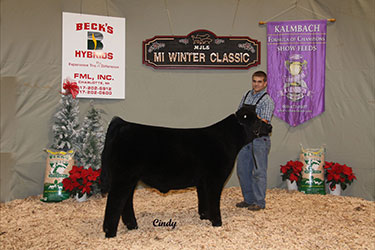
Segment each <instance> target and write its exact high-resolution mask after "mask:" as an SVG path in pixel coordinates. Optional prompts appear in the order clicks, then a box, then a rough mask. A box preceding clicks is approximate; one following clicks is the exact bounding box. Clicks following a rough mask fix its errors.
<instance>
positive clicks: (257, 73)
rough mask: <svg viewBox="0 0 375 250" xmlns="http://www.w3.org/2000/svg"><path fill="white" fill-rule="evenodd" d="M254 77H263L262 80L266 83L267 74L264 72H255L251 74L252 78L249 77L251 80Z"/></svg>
mask: <svg viewBox="0 0 375 250" xmlns="http://www.w3.org/2000/svg"><path fill="white" fill-rule="evenodd" d="M254 76H259V77H263V78H264V81H265V82H267V74H266V73H265V72H264V71H257V72H255V73H254V74H253V76H252V77H251V79H252V78H253V77H254Z"/></svg>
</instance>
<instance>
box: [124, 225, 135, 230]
mask: <svg viewBox="0 0 375 250" xmlns="http://www.w3.org/2000/svg"><path fill="white" fill-rule="evenodd" d="M126 227H127V228H128V230H134V229H138V225H137V224H129V225H126Z"/></svg>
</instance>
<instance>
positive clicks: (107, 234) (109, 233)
mask: <svg viewBox="0 0 375 250" xmlns="http://www.w3.org/2000/svg"><path fill="white" fill-rule="evenodd" d="M105 237H106V238H113V237H116V232H106V233H105Z"/></svg>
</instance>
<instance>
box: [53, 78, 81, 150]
mask: <svg viewBox="0 0 375 250" xmlns="http://www.w3.org/2000/svg"><path fill="white" fill-rule="evenodd" d="M64 86H65V85H64ZM78 115H79V106H78V100H76V99H75V95H74V97H73V95H72V94H71V93H70V90H67V91H66V93H65V94H63V95H62V97H61V100H60V108H59V110H58V112H57V113H56V114H55V116H54V124H53V126H52V132H53V143H52V145H51V148H53V149H55V150H64V151H68V150H71V149H73V150H75V151H77V150H78V148H79V146H78V138H79V121H78Z"/></svg>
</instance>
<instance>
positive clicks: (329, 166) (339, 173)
mask: <svg viewBox="0 0 375 250" xmlns="http://www.w3.org/2000/svg"><path fill="white" fill-rule="evenodd" d="M324 169H325V178H326V181H327V183H329V187H330V188H331V190H335V189H336V184H340V186H341V188H342V190H345V189H346V187H347V185H350V184H351V183H352V182H353V181H354V179H357V178H356V177H355V175H354V173H353V170H352V168H351V167H348V166H346V164H344V165H341V164H339V163H336V162H328V161H326V162H325V164H324Z"/></svg>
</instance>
